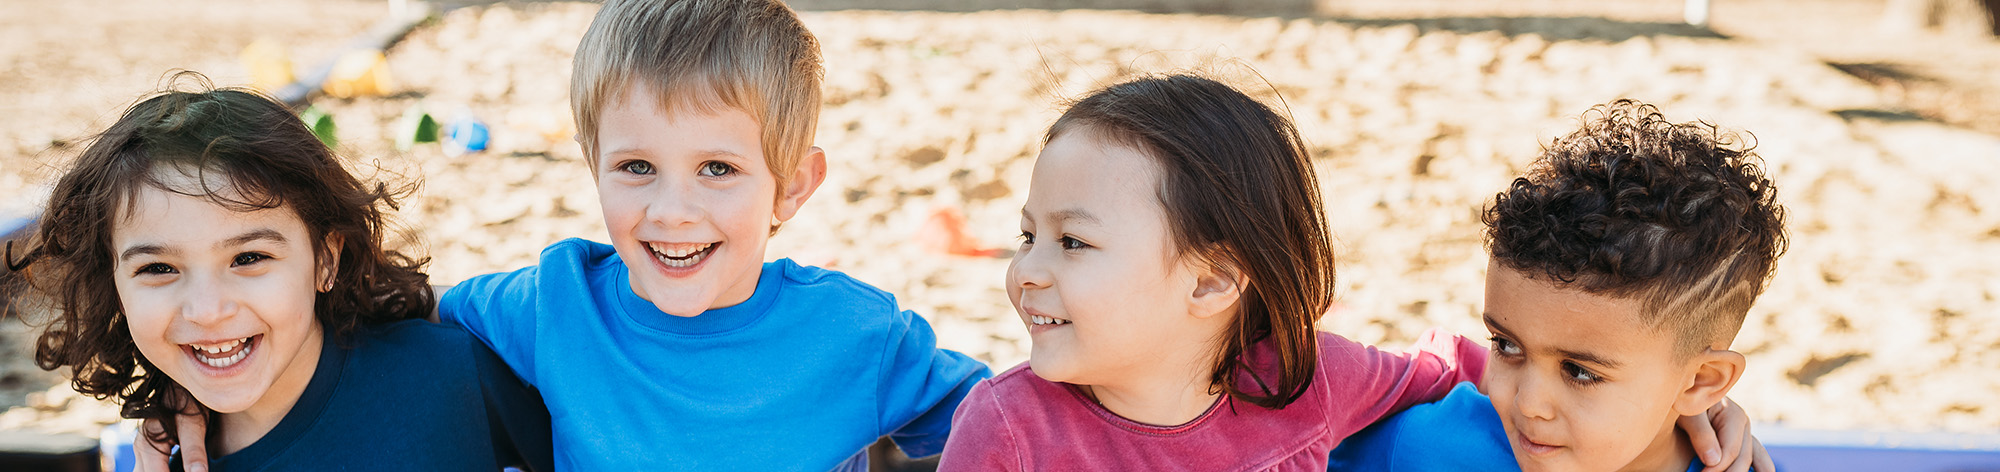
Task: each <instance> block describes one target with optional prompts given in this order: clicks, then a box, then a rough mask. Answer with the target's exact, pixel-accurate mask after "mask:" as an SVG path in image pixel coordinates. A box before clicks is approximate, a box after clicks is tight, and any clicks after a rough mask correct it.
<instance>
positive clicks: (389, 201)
mask: <svg viewBox="0 0 2000 472" xmlns="http://www.w3.org/2000/svg"><path fill="white" fill-rule="evenodd" d="M183 78H191V79H192V80H193V81H195V82H198V83H199V84H200V87H201V88H202V89H203V91H199V92H184V91H167V92H162V93H159V94H156V95H153V96H152V97H149V98H146V99H145V100H142V101H140V102H139V103H138V104H136V105H133V106H132V107H131V108H130V109H127V110H126V111H125V114H124V115H123V116H120V117H119V118H118V121H117V122H116V123H113V124H112V125H111V127H110V128H109V129H107V130H105V131H104V132H103V133H101V134H99V135H97V136H96V138H95V139H94V140H93V141H92V142H91V143H90V145H89V146H88V147H87V148H85V149H84V150H83V153H82V154H81V155H79V156H78V157H77V158H76V161H75V162H74V163H73V164H72V165H71V166H70V167H69V169H68V170H67V171H66V172H65V173H63V175H62V176H61V177H60V178H59V179H58V180H57V181H56V185H55V189H54V193H53V194H52V195H50V196H49V204H48V207H47V209H46V210H45V212H44V213H43V215H42V218H41V227H40V228H39V229H38V230H37V232H36V233H35V234H34V235H33V236H31V239H30V240H29V243H28V246H29V249H28V251H27V256H26V257H27V263H26V264H27V265H26V266H25V270H24V272H23V275H25V276H26V278H27V280H28V281H29V283H30V285H31V286H32V287H33V288H34V289H35V290H36V292H37V293H39V294H40V295H42V296H43V297H44V298H43V300H42V301H43V302H45V303H47V304H49V308H51V309H53V310H54V311H55V312H56V313H57V314H56V317H55V319H54V320H52V321H50V323H49V325H48V326H47V327H46V329H45V330H44V331H43V332H42V334H41V337H40V339H39V340H38V341H37V343H36V351H35V364H36V365H38V366H41V368H43V369H48V370H55V369H58V368H61V367H69V368H70V369H71V371H72V373H73V380H72V381H71V382H70V384H71V387H73V388H75V389H76V391H77V392H80V393H83V394H86V395H91V396H93V397H96V398H100V399H102V398H105V397H110V396H117V397H118V398H119V400H121V402H122V403H123V404H124V406H123V409H122V410H121V413H122V414H123V415H124V416H125V417H126V418H142V419H156V420H160V422H161V423H162V424H163V425H164V426H165V427H166V431H165V432H164V433H165V435H164V436H163V437H156V438H155V440H156V441H158V442H160V443H163V444H165V443H171V442H173V439H175V438H176V437H177V436H176V433H175V428H174V421H173V416H174V414H175V409H174V407H175V406H188V405H185V404H184V402H185V400H184V398H185V397H180V398H175V397H174V396H177V395H180V394H179V393H178V392H179V391H180V389H179V386H178V384H176V383H175V382H174V380H173V379H171V378H168V377H167V376H166V375H164V374H162V373H161V372H160V371H159V370H158V369H155V368H154V367H153V364H152V363H151V362H150V361H148V360H147V359H146V358H145V357H144V356H142V355H140V353H139V351H138V348H137V347H136V346H135V345H134V344H133V342H132V333H131V331H130V328H129V327H128V326H127V325H126V319H125V316H124V313H123V310H122V309H121V308H120V302H119V295H118V290H117V288H116V287H115V286H114V285H113V283H112V280H113V279H112V270H113V266H114V265H115V260H114V258H113V254H112V248H111V233H112V223H113V219H114V218H116V217H117V216H116V215H118V214H119V206H120V205H129V204H130V202H131V201H132V200H133V198H134V197H135V196H136V195H137V193H138V192H139V191H140V190H142V189H143V188H155V189H160V190H165V191H168V192H176V193H182V194H185V195H190V196H196V197H202V198H206V199H208V200H209V201H211V202H214V203H215V204H217V205H222V206H224V207H227V208H230V209H233V210H237V211H250V210H255V209H269V208H279V207H287V208H289V209H290V210H291V211H292V212H294V213H296V214H297V215H298V217H299V219H300V220H302V221H304V222H305V225H306V228H307V231H308V232H309V233H310V234H311V236H312V237H311V238H310V239H311V240H312V243H313V249H314V252H315V254H317V256H316V259H318V260H319V261H320V263H322V264H324V263H328V262H332V263H333V264H335V268H336V271H337V272H336V274H335V281H334V283H333V289H332V290H330V291H328V292H325V293H320V294H319V295H318V298H317V300H315V302H314V304H313V311H314V314H315V316H316V317H317V319H318V320H319V323H320V325H321V326H322V327H323V328H325V330H326V331H327V332H328V333H330V337H329V339H339V338H341V337H343V336H344V335H346V334H349V333H352V332H353V331H354V330H355V328H356V327H358V326H360V325H363V324H376V323H383V322H389V321H394V320H403V319H421V318H423V317H425V316H426V315H428V314H429V313H430V310H431V306H432V305H433V302H434V300H433V298H432V297H433V294H432V293H431V288H430V285H429V280H428V277H427V276H425V275H424V273H423V272H421V271H420V270H421V268H422V266H423V264H424V263H425V262H426V260H425V259H416V258H412V257H408V256H405V255H403V254H402V253H399V252H396V251H387V250H384V249H383V246H382V239H383V233H384V232H385V229H384V224H385V222H384V218H385V217H384V215H383V210H382V207H383V206H392V207H393V204H394V201H395V194H396V192H391V191H389V189H388V187H387V186H385V185H382V184H375V185H373V186H371V185H367V184H364V183H362V182H361V181H360V180H357V179H356V178H355V177H354V176H353V175H351V174H349V173H348V172H347V169H346V168H344V167H342V165H341V163H340V161H339V160H338V159H337V158H336V157H335V156H334V154H333V151H332V150H330V149H327V147H326V145H324V144H321V143H320V141H319V139H317V138H314V137H313V134H312V132H311V131H309V130H307V129H306V126H305V124H304V123H303V122H301V121H300V120H299V118H298V117H297V116H295V115H293V114H292V112H291V111H290V110H287V109H286V108H285V107H284V106H283V105H280V104H278V103H277V102H276V101H273V100H271V99H270V98H268V97H265V96H263V95H259V94H257V93H255V92H251V91H244V90H235V89H221V90H209V86H208V85H207V81H206V79H204V78H202V77H200V75H198V74H194V73H192V72H181V73H178V74H176V75H175V76H174V78H173V81H175V82H179V81H180V80H181V79H183ZM162 166H174V167H178V168H182V169H190V170H191V172H197V173H198V174H197V175H198V177H199V178H200V181H201V182H202V185H201V186H200V187H201V188H199V189H195V190H196V191H198V192H200V193H188V192H189V189H184V188H179V186H175V185H167V184H163V183H162V182H160V181H158V180H156V179H155V173H154V171H155V169H157V168H160V167H162ZM225 188H226V189H228V190H229V191H220V190H223V189H225ZM329 235H337V236H338V238H337V239H338V241H339V243H340V259H339V260H338V261H327V260H326V256H327V255H329V254H331V249H332V248H329V247H325V246H326V242H327V241H328V238H327V236H329ZM8 262H9V263H10V264H13V263H15V262H16V261H8Z"/></svg>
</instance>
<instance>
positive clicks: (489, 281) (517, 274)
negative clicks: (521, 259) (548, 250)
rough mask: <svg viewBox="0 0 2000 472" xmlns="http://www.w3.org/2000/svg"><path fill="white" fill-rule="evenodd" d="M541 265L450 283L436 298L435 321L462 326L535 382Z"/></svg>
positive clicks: (525, 379) (515, 370) (526, 377)
mask: <svg viewBox="0 0 2000 472" xmlns="http://www.w3.org/2000/svg"><path fill="white" fill-rule="evenodd" d="M540 272H541V267H540V266H534V267H528V268H525V269H521V270H516V271H513V272H501V273H496V274H486V275H481V276H477V277H473V278H471V279H468V280H466V281H465V282H464V283H461V284H458V285H457V286H454V287H452V288H451V289H450V290H446V291H445V292H444V296H442V297H439V299H438V321H440V322H443V323H449V324H455V325H458V326H461V327H464V328H465V330H466V331H467V332H470V333H472V336H473V337H476V338H479V341H480V342H482V343H485V344H486V347H488V348H492V349H493V352H494V353H495V354H498V355H499V356H500V358H501V359H503V360H505V361H506V362H507V365H509V366H512V367H513V368H514V372H515V373H516V374H520V376H521V379H522V380H524V381H527V382H528V383H530V384H534V383H535V382H536V381H535V369H534V359H535V356H534V350H535V324H536V323H535V312H536V310H535V304H536V303H537V300H536V297H535V292H536V291H535V285H536V284H537V283H538V282H539V280H540V277H539V275H540Z"/></svg>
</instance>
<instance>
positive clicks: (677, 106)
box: [570, 0, 821, 192]
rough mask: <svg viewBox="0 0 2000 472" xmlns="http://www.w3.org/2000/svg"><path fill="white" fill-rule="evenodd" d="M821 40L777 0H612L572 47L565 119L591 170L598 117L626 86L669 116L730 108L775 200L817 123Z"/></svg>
mask: <svg viewBox="0 0 2000 472" xmlns="http://www.w3.org/2000/svg"><path fill="white" fill-rule="evenodd" d="M820 75H821V72H820V57H819V41H818V40H816V39H814V38H813V36H812V33H811V32H808V31H806V28H805V25H804V24H802V23H800V22H799V17H798V15H797V14H796V13H794V12H792V10H791V8H788V7H786V6H785V5H784V4H783V3H780V2H778V1H775V0H750V1H744V0H610V1H607V2H605V3H604V8H603V9H601V10H599V11H598V12H597V17H596V18H595V19H593V20H591V22H590V29H589V30H588V31H586V32H584V34H583V41H582V42H581V43H580V44H578V45H577V47H576V65H575V70H574V72H573V74H572V76H571V79H570V111H571V112H573V114H574V115H575V116H576V130H577V138H578V142H579V143H581V144H582V145H583V153H584V156H586V157H587V158H588V160H589V161H590V166H591V169H593V170H595V169H596V168H597V153H598V149H597V147H598V146H597V130H598V126H599V122H598V120H599V114H601V113H603V112H604V110H605V109H607V108H608V107H609V106H610V104H611V103H612V102H614V101H616V100H619V99H621V98H624V97H623V93H625V91H626V90H627V88H628V87H629V86H631V85H637V86H640V87H648V88H649V89H650V90H651V91H652V92H654V95H655V96H657V97H659V99H660V101H661V103H660V106H661V107H662V108H663V109H665V110H668V111H674V110H681V109H684V108H683V107H693V109H694V110H700V111H716V110H719V109H722V108H735V109H738V110H742V111H743V112H744V113H747V114H749V115H750V117H751V118H752V119H754V120H756V121H757V123H758V125H759V128H760V130H761V134H762V140H763V151H764V161H765V164H766V165H767V166H769V167H770V169H771V172H772V173H773V174H776V176H777V180H778V183H779V188H780V189H781V190H780V191H781V192H782V191H783V190H782V189H783V188H784V185H785V183H787V182H788V181H789V180H790V178H791V176H792V173H793V171H794V170H795V169H797V168H798V164H799V159H800V158H801V157H802V156H805V154H806V152H807V149H808V148H810V147H811V146H812V140H813V130H814V128H815V127H816V126H818V124H819V101H820Z"/></svg>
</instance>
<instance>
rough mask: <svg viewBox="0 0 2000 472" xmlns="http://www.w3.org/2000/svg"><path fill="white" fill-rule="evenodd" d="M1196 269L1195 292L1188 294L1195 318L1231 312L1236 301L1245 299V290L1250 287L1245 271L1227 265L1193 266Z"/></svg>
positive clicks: (1201, 264) (1197, 264)
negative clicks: (1244, 274)
mask: <svg viewBox="0 0 2000 472" xmlns="http://www.w3.org/2000/svg"><path fill="white" fill-rule="evenodd" d="M1191 267H1193V268H1194V269H1195V271H1196V272H1195V279H1194V292H1193V293H1190V294H1188V301H1189V302H1191V303H1189V305H1190V306H1192V307H1194V313H1193V314H1194V316H1195V317H1197V318H1208V317H1212V316H1215V315H1220V314H1224V313H1228V312H1230V310H1231V309H1232V308H1235V307H1236V301H1237V300H1241V299H1243V289H1244V288H1245V287H1247V286H1249V282H1250V281H1249V279H1246V278H1244V276H1243V271H1240V270H1237V269H1236V266H1234V265H1230V264H1227V263H1222V264H1203V263H1196V264H1192V265H1191Z"/></svg>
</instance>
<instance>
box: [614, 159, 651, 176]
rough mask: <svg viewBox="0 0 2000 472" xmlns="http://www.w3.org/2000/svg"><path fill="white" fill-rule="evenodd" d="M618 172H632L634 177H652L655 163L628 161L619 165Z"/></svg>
mask: <svg viewBox="0 0 2000 472" xmlns="http://www.w3.org/2000/svg"><path fill="white" fill-rule="evenodd" d="M618 170H621V171H625V172H630V173H632V174H634V175H652V174H653V163H651V162H646V161H626V162H624V163H620V164H618Z"/></svg>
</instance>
